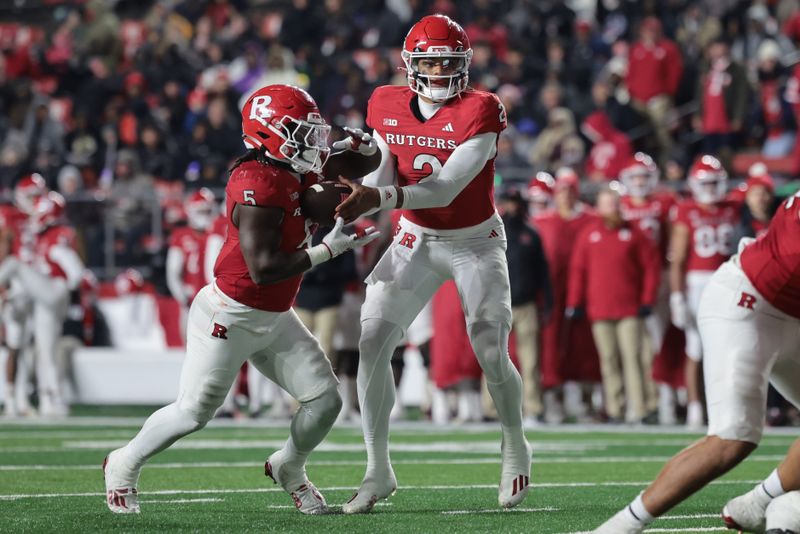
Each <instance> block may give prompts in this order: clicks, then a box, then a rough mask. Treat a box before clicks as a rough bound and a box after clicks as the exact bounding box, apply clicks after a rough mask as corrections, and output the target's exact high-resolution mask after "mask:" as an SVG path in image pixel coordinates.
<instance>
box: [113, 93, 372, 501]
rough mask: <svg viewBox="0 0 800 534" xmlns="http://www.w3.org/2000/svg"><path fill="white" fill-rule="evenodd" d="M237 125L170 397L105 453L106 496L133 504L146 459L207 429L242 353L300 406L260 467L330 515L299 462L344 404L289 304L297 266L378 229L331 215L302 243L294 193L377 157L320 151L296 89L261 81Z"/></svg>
mask: <svg viewBox="0 0 800 534" xmlns="http://www.w3.org/2000/svg"><path fill="white" fill-rule="evenodd" d="M242 130H243V133H244V135H243V137H244V141H245V146H247V148H248V149H249V150H248V151H247V153H246V154H245V155H244V156H242V157H241V158H239V160H238V161H237V162H236V163H235V164H234V167H233V169H232V170H231V174H230V178H229V179H228V184H227V187H226V214H227V216H228V232H227V238H226V240H225V244H224V245H223V247H222V251H221V253H220V255H219V258H218V259H217V264H216V267H215V269H214V274H215V276H216V278H215V281H214V283H213V284H209V285H207V286H205V287H204V288H203V289H202V290H201V291H200V293H199V294H198V295H197V297H195V299H194V301H193V302H192V306H191V308H190V310H189V320H188V327H187V335H186V338H187V343H186V354H187V357H186V360H185V362H184V366H183V370H182V371H181V382H180V389H179V393H178V398H177V400H176V401H175V402H174V403H172V404H170V405H168V406H165V407H164V408H161V409H160V410H158V411H157V412H155V413H154V414H153V415H151V416H150V417H149V418H148V419H147V421H146V422H145V423H144V426H143V427H142V429H141V430H140V431H139V434H137V435H136V437H134V438H133V439H132V440H131V441H130V442H129V443H128V444H127V445H125V446H124V447H122V448H120V449H117V450H115V451H112V452H111V453H110V454H109V455H108V457H107V458H106V461H105V463H104V473H105V482H106V502H107V504H108V507H109V509H110V510H111V511H112V512H116V513H135V512H138V511H139V504H138V496H137V488H136V486H137V483H138V479H139V473H140V471H141V468H142V466H143V465H144V463H145V462H146V461H147V460H148V459H149V458H150V457H152V456H153V455H154V454H156V453H157V452H159V451H162V450H164V449H165V448H167V447H168V446H170V445H171V444H172V443H174V442H175V441H176V440H177V439H179V438H181V437H183V436H185V435H187V434H190V433H192V432H195V431H197V430H199V429H201V428H203V427H204V426H205V424H206V423H207V422H208V421H209V420H210V419H211V418H212V417H213V416H214V412H216V410H217V408H219V406H220V405H221V404H222V401H223V399H224V398H225V395H226V394H227V392H228V390H229V389H230V386H231V384H232V383H233V380H234V378H235V377H236V375H237V373H238V371H239V368H240V367H241V365H242V363H243V362H244V361H245V360H246V359H249V361H250V363H251V364H252V365H253V366H254V367H255V368H256V369H258V370H259V371H260V372H261V373H263V374H264V375H266V376H267V377H269V378H270V379H272V380H273V381H274V382H276V383H277V384H279V385H280V386H281V387H282V388H284V389H285V390H286V391H288V392H289V393H290V394H291V395H292V396H293V397H294V398H295V399H297V401H298V402H299V403H300V407H301V408H300V410H298V411H297V413H296V414H295V416H294V419H293V420H292V425H291V433H290V437H289V439H288V440H287V442H286V445H285V446H284V448H283V449H281V450H279V451H277V452H275V453H273V454H272V455H271V456H270V457H269V459H268V460H267V463H266V465H265V472H266V474H267V475H268V476H270V477H271V478H272V479H273V480H275V482H276V483H278V484H280V485H281V487H283V489H284V490H286V491H287V493H290V494H291V496H292V499H293V500H294V502H295V505H296V506H297V508H298V509H299V510H300V511H301V512H302V513H306V514H322V513H326V512H327V505H326V503H325V499H324V498H323V497H322V495H320V493H319V492H318V491H317V489H316V488H315V487H314V485H313V484H312V483H311V482H309V480H308V478H307V477H306V471H305V462H306V458H307V457H308V455H309V454H310V453H311V451H313V450H314V448H315V447H316V446H317V445H318V444H319V443H320V442H321V441H322V439H323V438H324V437H325V436H326V435H327V434H328V431H329V430H330V428H331V426H332V425H333V423H334V421H335V420H336V416H337V415H338V413H339V409H340V408H341V406H342V401H341V398H340V397H339V393H338V391H337V385H338V382H337V380H336V377H335V376H334V374H333V370H332V369H331V365H330V363H329V362H328V359H327V358H326V357H325V354H323V352H322V350H321V349H320V346H319V343H318V342H317V340H316V339H314V337H313V336H312V335H311V333H310V332H309V331H308V330H307V329H306V328H305V327H304V326H303V324H302V323H301V322H300V320H299V319H298V318H297V315H295V313H294V312H293V311H292V309H291V306H292V303H293V301H294V298H295V295H296V294H297V290H298V287H299V286H300V280H301V278H302V273H303V272H304V271H307V270H308V269H310V268H311V267H313V266H314V265H318V264H320V263H322V262H324V261H328V260H330V259H331V258H333V257H334V256H338V255H339V254H342V253H343V252H345V251H347V250H350V249H353V248H355V247H359V246H362V245H364V244H366V243H368V242H370V241H372V240H373V239H375V238H376V237H377V236H378V234H377V233H376V232H374V231H371V229H370V231H368V232H366V233H365V235H363V236H362V237H357V236H355V235H352V236H350V235H346V234H344V233H343V232H342V224H343V221H342V220H338V221H337V223H336V225H335V226H334V228H333V230H331V231H330V232H329V233H328V234H327V235H326V236H325V237H324V238H323V241H322V243H321V244H319V245H316V246H313V247H310V248H309V246H308V245H309V243H310V242H311V230H312V226H313V225H312V222H311V221H310V220H309V219H306V218H305V217H304V216H303V214H302V212H301V211H300V194H301V193H302V192H303V191H304V190H305V189H307V188H309V187H311V186H312V185H314V184H316V183H318V181H319V180H320V179H321V177H320V173H323V172H325V175H326V176H331V177H333V178H336V177H338V176H339V175H344V176H346V177H355V176H353V173H352V172H348V168H347V167H346V166H345V165H344V164H345V163H346V162H347V161H348V160H352V159H354V158H353V156H356V157H357V158H358V159H359V160H361V159H367V160H368V163H369V165H365V166H366V167H369V169H368V170H371V169H374V168H375V167H376V166H377V163H378V161H377V158H376V157H371V158H369V157H368V158H363V156H361V155H360V154H358V153H357V152H356V151H355V150H351V151H345V152H343V153H341V154H339V155H337V156H336V157H332V158H328V155H329V153H330V148H328V144H327V140H328V132H329V130H330V126H328V125H327V124H326V123H325V121H324V120H323V119H322V117H321V116H320V114H319V109H318V108H317V105H316V103H315V102H314V100H313V99H312V98H311V96H309V94H308V93H306V92H305V91H303V90H302V89H299V88H297V87H293V86H288V85H269V86H266V87H263V88H261V89H259V90H258V91H256V92H255V93H253V95H251V96H250V98H249V99H248V100H247V102H246V103H245V106H244V108H243V109H242ZM361 137H362V136H360V137H359V141H360V140H361ZM356 144H357V143H355V142H354V143H353V144H352V145H351V146H355V145H356ZM376 152H377V151H376ZM327 164H330V166H328V165H327ZM362 164H363V162H362ZM323 167H325V169H323Z"/></svg>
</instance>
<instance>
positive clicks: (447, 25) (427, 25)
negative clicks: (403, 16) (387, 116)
mask: <svg viewBox="0 0 800 534" xmlns="http://www.w3.org/2000/svg"><path fill="white" fill-rule="evenodd" d="M401 56H402V58H403V62H404V63H405V64H406V72H407V74H408V86H409V87H410V88H411V90H412V91H414V92H415V93H417V94H418V95H422V96H424V97H426V98H429V99H431V100H433V101H434V102H444V101H446V100H448V99H450V98H453V97H454V96H456V95H457V94H459V93H461V92H463V91H464V90H465V89H466V88H467V84H468V83H469V64H470V62H471V61H472V47H470V44H469V38H468V37H467V33H466V32H465V31H464V28H462V27H461V26H460V25H459V24H458V23H457V22H455V21H453V20H452V19H451V18H450V17H448V16H446V15H429V16H427V17H422V19H421V20H420V21H419V22H417V23H416V24H414V26H412V27H411V30H409V32H408V35H406V40H405V42H404V43H403V52H402V53H401ZM425 59H429V60H432V61H435V62H436V63H438V64H439V65H440V66H441V74H425V73H423V72H421V71H420V63H421V62H423V61H424V60H425ZM423 65H425V63H423Z"/></svg>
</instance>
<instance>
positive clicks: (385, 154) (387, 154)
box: [361, 130, 396, 187]
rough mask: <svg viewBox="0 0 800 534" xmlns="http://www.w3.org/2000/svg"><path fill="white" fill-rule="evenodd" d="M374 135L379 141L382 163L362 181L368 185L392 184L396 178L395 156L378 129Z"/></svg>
mask: <svg viewBox="0 0 800 534" xmlns="http://www.w3.org/2000/svg"><path fill="white" fill-rule="evenodd" d="M372 135H373V137H374V138H375V141H376V142H377V143H378V149H379V150H380V151H381V164H380V165H378V168H377V169H375V170H374V171H372V172H371V173H369V174H368V175H366V176H365V177H364V179H363V180H362V181H361V183H362V184H363V185H365V186H368V187H380V186H384V185H392V184H394V183H395V179H396V167H395V161H394V156H393V155H392V152H391V151H390V150H389V145H388V144H387V143H386V141H385V140H384V139H383V137H381V134H379V133H378V131H377V130H376V131H375V132H374V133H373V134H372Z"/></svg>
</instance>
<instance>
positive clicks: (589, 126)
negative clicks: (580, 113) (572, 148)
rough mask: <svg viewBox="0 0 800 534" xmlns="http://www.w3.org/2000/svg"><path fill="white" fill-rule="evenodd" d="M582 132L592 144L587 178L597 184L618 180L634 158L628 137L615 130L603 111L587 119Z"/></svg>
mask: <svg viewBox="0 0 800 534" xmlns="http://www.w3.org/2000/svg"><path fill="white" fill-rule="evenodd" d="M581 132H582V133H583V135H585V136H586V137H587V138H588V139H589V140H590V141H591V142H592V148H591V150H590V151H589V157H588V158H587V159H586V177H587V178H588V179H589V180H591V181H595V182H602V181H608V180H616V179H617V178H618V177H619V171H620V170H622V167H624V166H625V164H626V163H627V162H628V161H629V160H630V158H631V156H633V150H632V149H631V142H630V140H629V139H628V136H626V135H625V134H624V133H622V132H620V131H619V130H617V129H616V128H614V126H613V125H612V124H611V121H610V120H609V118H608V115H606V114H605V113H604V112H602V111H595V112H594V113H592V114H591V115H589V116H588V117H586V120H585V121H583V124H582V125H581Z"/></svg>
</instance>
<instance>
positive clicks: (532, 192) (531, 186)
mask: <svg viewBox="0 0 800 534" xmlns="http://www.w3.org/2000/svg"><path fill="white" fill-rule="evenodd" d="M555 185H556V181H555V180H554V179H553V176H552V175H551V174H550V173H548V172H537V173H536V176H534V177H533V178H531V181H530V182H528V199H529V201H530V212H531V215H536V214H538V213H541V212H543V211H545V210H548V209H550V208H551V207H553V192H554V189H555Z"/></svg>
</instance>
